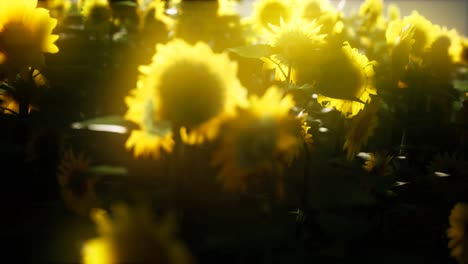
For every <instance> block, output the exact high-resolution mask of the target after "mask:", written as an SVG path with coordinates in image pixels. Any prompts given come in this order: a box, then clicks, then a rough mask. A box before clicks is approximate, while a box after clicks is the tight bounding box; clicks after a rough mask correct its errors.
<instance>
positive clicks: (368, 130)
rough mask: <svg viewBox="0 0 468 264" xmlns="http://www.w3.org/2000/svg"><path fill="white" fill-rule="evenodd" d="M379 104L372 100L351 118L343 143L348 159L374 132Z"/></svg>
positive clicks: (351, 157) (352, 156) (350, 158)
mask: <svg viewBox="0 0 468 264" xmlns="http://www.w3.org/2000/svg"><path fill="white" fill-rule="evenodd" d="M379 106H380V101H379V100H374V101H373V102H371V103H369V104H368V105H367V106H366V107H365V108H364V110H362V111H360V112H359V114H357V115H356V116H355V117H353V118H352V119H351V127H350V128H349V130H348V132H347V133H346V141H345V143H344V145H343V149H344V150H346V152H347V153H346V158H347V159H348V160H352V159H353V158H354V156H356V154H357V153H358V152H359V151H360V150H361V147H362V146H365V145H366V144H367V140H368V139H369V137H371V136H372V135H373V134H374V130H375V128H376V127H377V124H378V118H377V111H378V110H379Z"/></svg>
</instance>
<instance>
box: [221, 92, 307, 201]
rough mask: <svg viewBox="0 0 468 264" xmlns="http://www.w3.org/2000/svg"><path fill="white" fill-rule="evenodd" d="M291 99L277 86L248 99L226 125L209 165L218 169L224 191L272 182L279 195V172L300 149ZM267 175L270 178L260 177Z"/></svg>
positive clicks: (299, 126)
mask: <svg viewBox="0 0 468 264" xmlns="http://www.w3.org/2000/svg"><path fill="white" fill-rule="evenodd" d="M293 107H294V101H293V99H292V96H290V95H286V96H284V97H283V95H282V92H281V91H280V90H279V89H278V88H277V87H270V88H269V89H267V91H266V92H265V94H264V95H263V97H260V98H259V97H257V96H252V97H250V100H249V105H248V106H247V107H245V108H243V109H241V110H239V113H238V115H237V117H235V118H232V119H231V120H229V121H228V122H227V123H226V130H225V132H224V133H223V135H222V137H221V141H220V145H219V148H218V149H217V150H216V151H215V153H214V155H213V160H212V164H213V165H215V166H219V167H220V168H221V169H220V172H219V175H218V177H219V180H220V181H221V182H222V184H223V185H224V187H225V189H227V190H231V191H246V190H247V188H248V186H249V184H250V183H258V182H265V181H266V182H276V184H275V185H276V187H277V191H278V194H281V193H282V183H281V181H280V177H281V170H282V168H283V167H284V165H285V164H286V163H287V162H288V161H290V160H292V157H293V156H294V155H296V154H297V150H298V148H300V147H301V142H303V141H302V140H301V138H300V132H298V131H301V121H300V120H299V119H298V118H295V117H294V116H292V115H290V111H291V109H292V108H293ZM265 173H267V174H270V175H271V178H269V177H267V178H265V177H262V176H265V175H266V174H265Z"/></svg>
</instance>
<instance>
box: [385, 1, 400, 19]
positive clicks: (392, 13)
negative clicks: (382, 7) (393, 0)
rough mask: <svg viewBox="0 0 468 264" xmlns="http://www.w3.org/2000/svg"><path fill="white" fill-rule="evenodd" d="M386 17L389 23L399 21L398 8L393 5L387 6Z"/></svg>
mask: <svg viewBox="0 0 468 264" xmlns="http://www.w3.org/2000/svg"><path fill="white" fill-rule="evenodd" d="M387 17H388V19H389V21H390V22H391V21H395V20H399V19H400V18H401V12H400V8H398V6H397V5H395V4H389V5H388V7H387Z"/></svg>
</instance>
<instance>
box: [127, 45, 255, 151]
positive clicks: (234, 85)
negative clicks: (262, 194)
mask: <svg viewBox="0 0 468 264" xmlns="http://www.w3.org/2000/svg"><path fill="white" fill-rule="evenodd" d="M140 72H141V73H142V75H141V76H140V78H139V80H138V83H137V88H136V89H134V90H133V91H131V95H130V96H128V97H127V98H126V99H125V100H126V103H127V106H128V110H127V113H126V114H125V118H126V119H127V120H129V121H133V122H135V123H137V124H138V125H140V129H139V130H134V131H132V133H131V135H130V138H129V139H128V140H127V143H126V146H127V148H134V154H135V156H140V155H143V156H144V155H148V154H152V155H153V157H155V158H157V157H158V156H159V149H160V148H163V149H164V150H165V151H167V152H170V151H171V150H172V146H173V139H172V135H171V131H175V132H176V133H178V132H180V136H181V138H182V140H183V141H184V142H185V143H187V144H200V143H203V142H204V141H206V140H213V139H214V138H215V137H216V136H217V135H218V131H219V127H220V125H221V123H222V121H223V120H225V119H226V118H227V117H229V116H230V115H232V114H234V112H235V108H236V107H237V106H238V105H244V104H245V103H246V98H245V97H246V90H245V89H244V88H243V87H242V86H241V84H240V82H239V80H238V79H237V64H236V63H235V62H233V61H231V60H230V59H229V57H228V56H227V54H215V53H213V51H212V50H211V48H210V47H209V46H208V45H207V44H206V43H203V42H198V43H196V44H195V45H190V44H187V43H186V42H184V41H183V40H180V39H175V40H173V41H171V42H169V43H168V44H166V45H157V46H156V54H155V55H154V57H153V60H152V63H151V64H150V65H148V66H142V67H141V68H140ZM157 123H164V124H168V126H167V127H169V129H166V130H164V131H162V132H163V133H160V132H161V131H157V129H158V127H157V126H156V124H157Z"/></svg>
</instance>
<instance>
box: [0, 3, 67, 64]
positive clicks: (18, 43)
mask: <svg viewBox="0 0 468 264" xmlns="http://www.w3.org/2000/svg"><path fill="white" fill-rule="evenodd" d="M36 5H37V0H17V1H5V0H2V1H0V60H1V58H2V57H3V64H6V65H8V66H10V67H12V68H13V69H15V70H18V69H24V68H27V67H34V68H40V67H42V66H44V55H43V53H57V52H58V47H57V46H56V45H55V44H54V42H55V41H56V40H57V39H58V35H52V30H53V29H54V27H55V26H56V24H57V20H56V19H53V18H51V17H50V16H49V11H48V10H46V9H43V8H36Z"/></svg>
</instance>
